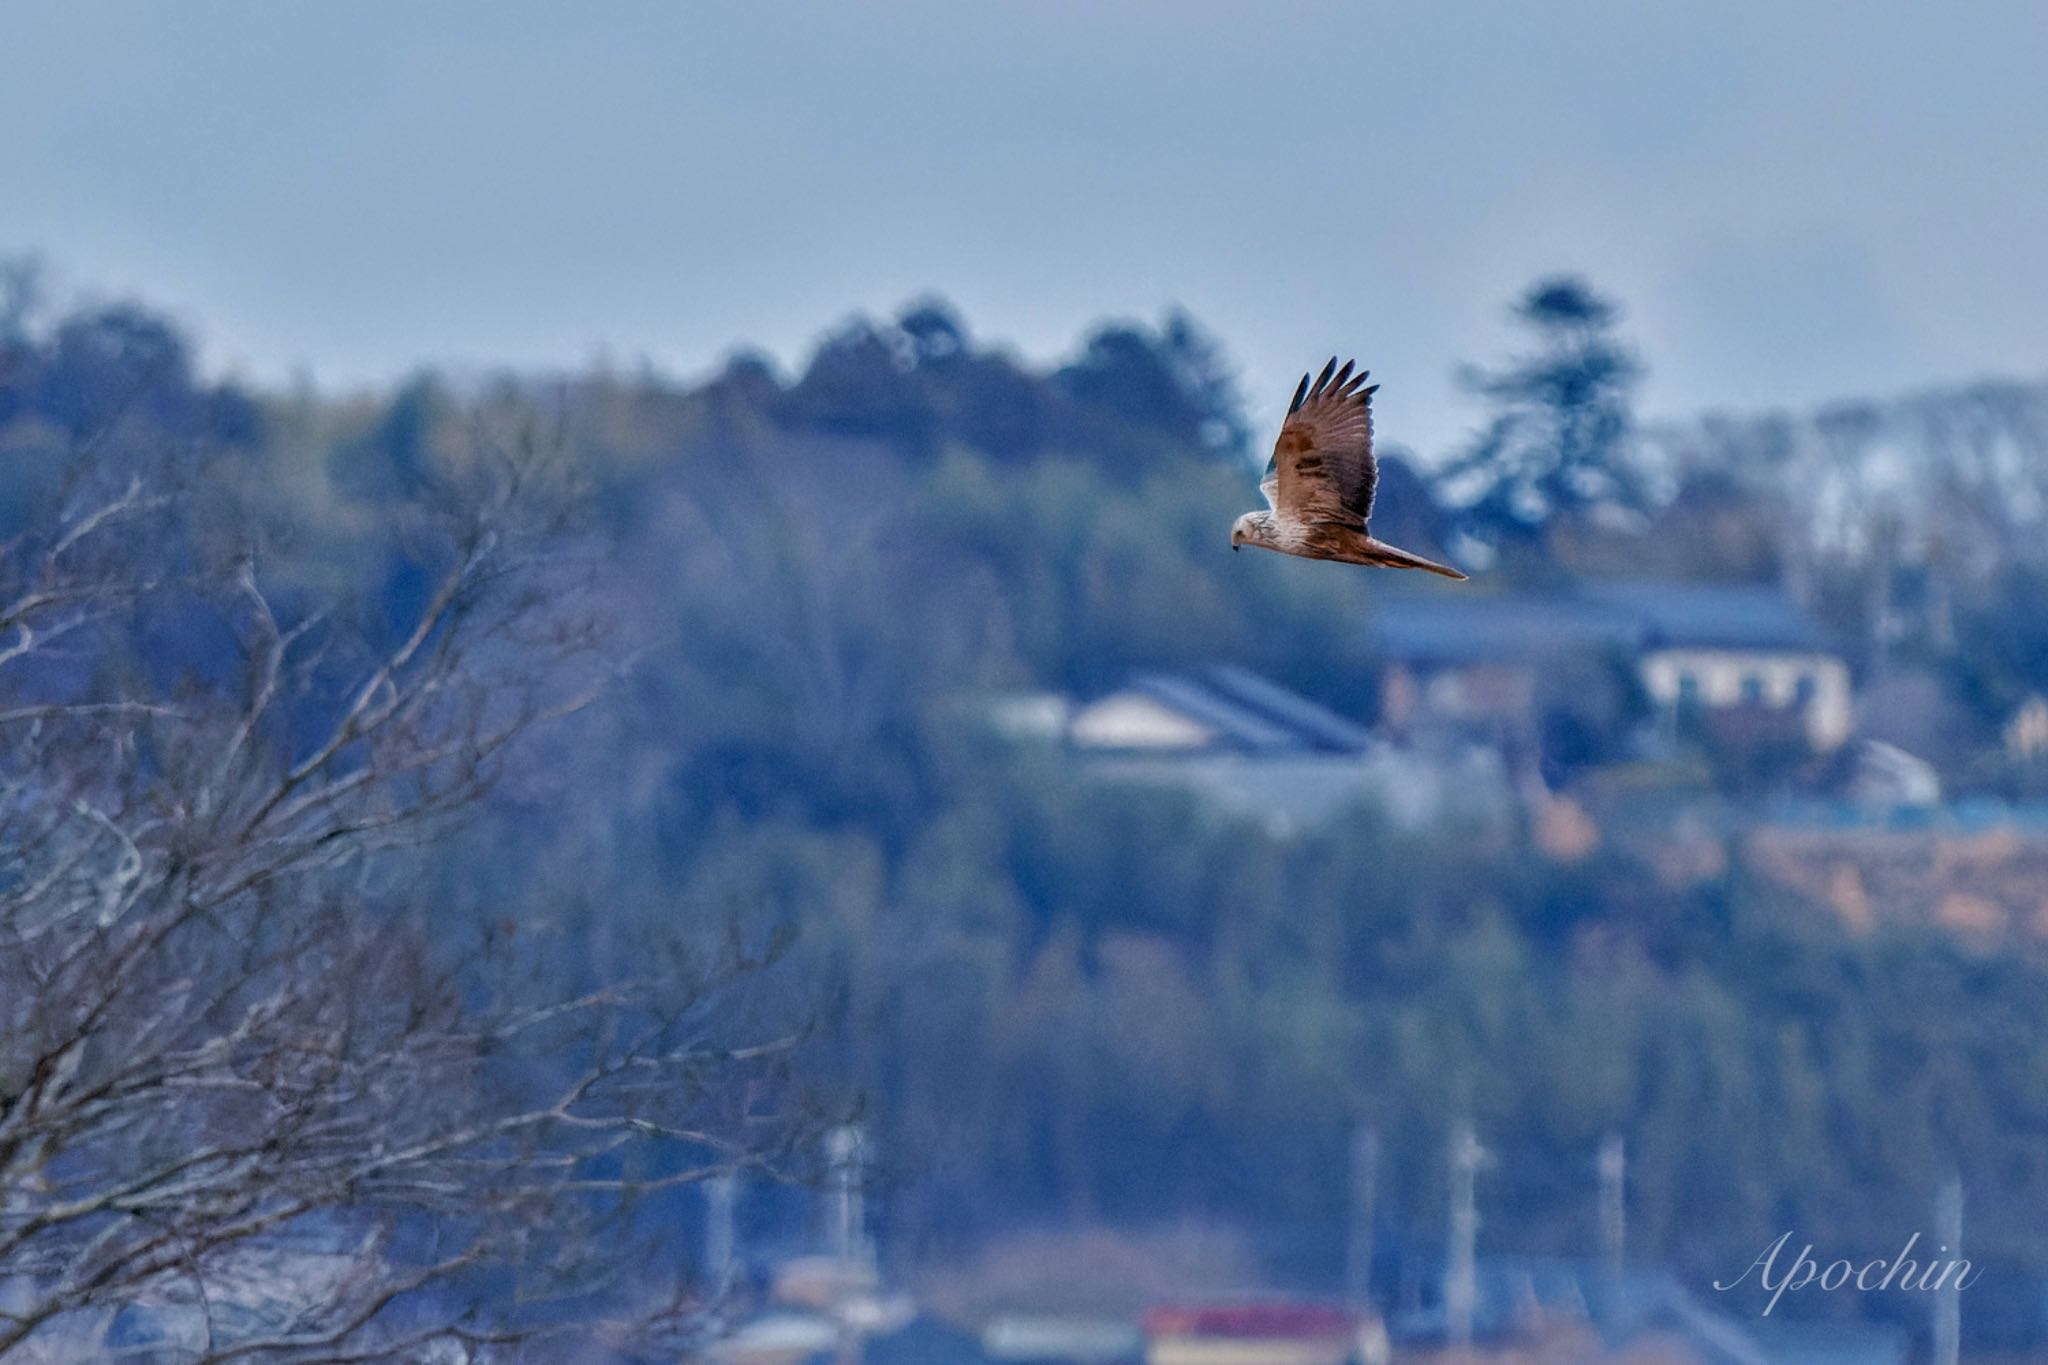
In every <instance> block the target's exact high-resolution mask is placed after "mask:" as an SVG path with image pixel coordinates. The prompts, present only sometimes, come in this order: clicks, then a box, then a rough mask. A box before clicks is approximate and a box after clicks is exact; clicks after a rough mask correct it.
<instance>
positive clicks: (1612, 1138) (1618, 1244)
mask: <svg viewBox="0 0 2048 1365" xmlns="http://www.w3.org/2000/svg"><path fill="white" fill-rule="evenodd" d="M1627 1249H1628V1147H1627V1145H1626V1144H1625V1143H1624V1142H1623V1141H1622V1137H1621V1134H1619V1133H1609V1134H1608V1135H1607V1136H1606V1137H1604V1138H1602V1139H1600V1259H1601V1262H1602V1264H1603V1266H1604V1267H1605V1269H1606V1271H1607V1277H1608V1279H1609V1280H1610V1281H1612V1282H1616V1283H1619V1282H1620V1280H1621V1268H1622V1265H1623V1262H1624V1260H1625V1258H1626V1255H1627Z"/></svg>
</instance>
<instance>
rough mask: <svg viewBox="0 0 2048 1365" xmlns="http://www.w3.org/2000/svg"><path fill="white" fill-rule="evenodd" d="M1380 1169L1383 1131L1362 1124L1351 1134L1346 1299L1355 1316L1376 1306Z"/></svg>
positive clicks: (1345, 1247)
mask: <svg viewBox="0 0 2048 1365" xmlns="http://www.w3.org/2000/svg"><path fill="white" fill-rule="evenodd" d="M1379 1168H1380V1130H1379V1129H1377V1128H1375V1127H1373V1126H1372V1125H1371V1124H1369V1123H1361V1124H1360V1125H1359V1126H1358V1128H1357V1129H1356V1130H1355V1131H1354V1132H1353V1133H1352V1134H1351V1228H1350V1237H1349V1238H1348V1240H1347V1241H1346V1243H1345V1246H1344V1298H1345V1301H1346V1303H1347V1304H1348V1305H1349V1306H1350V1309H1351V1311H1352V1313H1354V1314H1363V1313H1364V1312H1365V1310H1367V1309H1368V1308H1370V1307H1371V1306H1372V1252H1373V1244H1372V1225H1373V1214H1374V1203H1375V1201H1376V1199H1377V1197H1378V1192H1379V1175H1380V1170H1379Z"/></svg>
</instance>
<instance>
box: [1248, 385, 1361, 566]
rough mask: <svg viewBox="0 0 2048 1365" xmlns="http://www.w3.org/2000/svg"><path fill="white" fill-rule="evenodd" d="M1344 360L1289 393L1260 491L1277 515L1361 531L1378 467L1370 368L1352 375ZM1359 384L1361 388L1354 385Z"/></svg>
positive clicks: (1260, 483) (1260, 484)
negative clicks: (1337, 523) (1290, 397)
mask: <svg viewBox="0 0 2048 1365" xmlns="http://www.w3.org/2000/svg"><path fill="white" fill-rule="evenodd" d="M1351 365H1352V362H1351V361H1348V360H1347V361H1345V362H1344V368H1343V369H1341V370H1340V369H1338V368H1337V357H1335V356H1331V357H1330V363H1329V364H1327V365H1325V366H1323V372H1322V374H1320V375H1318V376H1317V377H1316V381H1315V383H1314V385H1310V383H1309V378H1308V376H1307V375H1303V376H1302V377H1301V384H1300V386H1299V387H1297V388H1296V389H1295V390H1294V401H1293V402H1292V403H1290V404H1288V406H1287V420H1286V421H1285V422H1283V423H1281V425H1280V439H1279V440H1277V441H1275V442H1274V443H1273V455H1272V458H1271V459H1269V460H1267V461H1266V474H1265V477H1264V478H1262V479H1261V480H1260V481H1259V491H1260V492H1262V493H1264V494H1265V495H1266V501H1267V502H1268V503H1270V504H1271V505H1272V507H1273V509H1274V510H1275V511H1276V512H1279V513H1280V514H1281V515H1282V516H1284V517H1290V518H1297V519H1300V520H1303V521H1312V522H1313V521H1340V522H1345V523H1349V524H1352V525H1356V526H1359V527H1363V526H1364V525H1365V523H1366V519H1367V518H1368V517H1370V516H1371V515H1372V495H1373V490H1374V489H1375V488H1376V487H1377V486H1378V484H1379V464H1378V462H1377V461H1376V460H1374V459H1373V454H1372V396H1373V394H1374V393H1375V392H1376V391H1377V390H1378V389H1379V385H1377V384H1367V383H1366V382H1365V381H1366V378H1367V376H1368V374H1369V371H1366V370H1360V371H1359V372H1358V373H1357V374H1355V375H1354V374H1352V373H1351ZM1361 386H1362V387H1361Z"/></svg>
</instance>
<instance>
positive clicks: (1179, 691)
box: [1130, 664, 1372, 754]
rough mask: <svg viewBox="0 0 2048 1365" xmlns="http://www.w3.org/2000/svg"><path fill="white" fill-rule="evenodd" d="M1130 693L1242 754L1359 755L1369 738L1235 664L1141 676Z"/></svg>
mask: <svg viewBox="0 0 2048 1365" xmlns="http://www.w3.org/2000/svg"><path fill="white" fill-rule="evenodd" d="M1130 687H1131V690H1132V691H1135V692H1141V693H1143V694H1144V695H1146V696H1148V697H1151V698H1152V699H1153V700H1154V701H1157V702H1159V703H1161V704H1162V705H1165V706H1169V707H1171V708H1172V709H1174V710H1175V711H1178V712H1180V713H1181V714H1182V715H1184V716H1188V717H1190V718H1191V719H1193V720H1195V721H1197V722H1199V723H1200V724H1202V725H1203V726H1205V727H1207V728H1208V729H1210V730H1213V731H1215V732H1216V734H1217V736H1218V737H1219V739H1220V740H1221V742H1222V743H1223V744H1224V745H1225V746H1227V747H1229V748H1233V749H1238V750H1242V751H1244V752H1247V753H1301V752H1303V751H1308V752H1314V753H1345V754H1350V753H1361V752H1363V751H1364V750H1366V749H1367V748H1369V747H1371V744H1372V738H1371V736H1370V735H1369V734H1367V733H1366V731H1365V730H1364V728H1363V727H1361V726H1357V725H1353V724H1352V723H1351V722H1350V721H1348V720H1346V719H1344V718H1343V717H1342V716H1340V715H1338V714H1337V713H1336V712H1334V711H1331V710H1328V709H1326V708H1324V707H1321V706H1318V705H1316V704H1315V703H1314V702H1312V701H1310V700H1309V699H1308V698H1306V697H1303V696H1299V695H1297V694H1295V693H1293V692H1290V691H1288V690H1287V689H1286V688H1284V687H1281V686H1280V685H1279V684H1278V683H1275V682H1272V681H1270V680H1268V679H1266V678H1262V677H1260V676H1259V675H1258V674H1256V673H1253V672H1252V671H1251V670H1249V669H1245V668H1240V667H1238V666H1237V665H1235V664H1212V665H1209V666H1208V667H1205V668H1201V669H1197V670H1195V671H1193V672H1189V673H1164V672H1155V673H1140V674H1138V675H1137V676H1136V677H1134V678H1132V679H1131V682H1130Z"/></svg>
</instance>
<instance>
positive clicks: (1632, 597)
mask: <svg viewBox="0 0 2048 1365" xmlns="http://www.w3.org/2000/svg"><path fill="white" fill-rule="evenodd" d="M1372 630H1373V632H1374V636H1375V640H1376V643H1377V645H1378V647H1379V651H1380V654H1381V657H1382V658H1383V659H1384V661H1385V671H1384V673H1383V675H1382V678H1381V692H1380V706H1381V716H1382V721H1383V723H1384V724H1386V725H1387V726H1388V727H1389V728H1390V729H1392V730H1393V731H1395V732H1396V733H1401V732H1406V731H1410V730H1414V729H1418V728H1423V727H1427V726H1430V725H1439V724H1449V725H1456V726H1465V727H1468V728H1470V727H1480V728H1492V729H1494V730H1495V731H1505V732H1514V731H1516V730H1517V728H1518V727H1525V726H1527V725H1528V724H1529V723H1530V722H1531V721H1532V720H1533V718H1534V713H1535V708H1536V692H1537V683H1538V681H1539V679H1540V678H1541V677H1542V676H1543V674H1544V671H1545V670H1546V669H1549V668H1553V667H1555V666H1556V665H1557V664H1558V663H1559V662H1560V661H1563V660H1565V659H1568V658H1571V657H1573V656H1583V655H1586V654H1589V653H1609V654H1618V655H1620V656H1622V657H1625V658H1626V659H1628V660H1629V661H1630V662H1631V663H1632V664H1633V666H1634V668H1635V670H1636V674H1637V677H1638V678H1639V679H1640V681H1641V684H1642V687H1643V690H1644V692H1645V693H1647V694H1648V696H1649V698H1650V699H1651V701H1652V702H1654V703H1655V704H1656V705H1657V706H1658V707H1659V708H1661V709H1662V710H1663V711H1664V712H1665V713H1666V714H1668V715H1671V716H1677V715H1680V714H1683V713H1685V712H1687V711H1697V712H1699V713H1701V714H1705V715H1709V716H1711V715H1714V714H1716V713H1720V714H1725V715H1730V716H1738V717H1743V716H1746V717H1752V718H1756V719H1759V720H1764V721H1769V720H1771V719H1779V720H1782V721H1784V722H1785V723H1787V724H1788V725H1789V726H1791V727H1792V729H1793V731H1794V732H1795V733H1796V734H1797V735H1798V736H1800V737H1801V738H1803V739H1804V741H1805V742H1806V743H1807V744H1809V745H1810V746H1811V747H1812V748H1814V749H1816V750H1820V751H1827V750H1832V749H1834V748H1835V747H1837V746H1838V745H1840V744H1841V742H1842V741H1843V740H1844V739H1846V738H1847V737H1848V734H1849V730H1850V722H1851V705H1850V687H1849V668H1848V665H1847V664H1846V663H1844V662H1843V661H1842V659H1841V657H1840V656H1839V655H1838V654H1836V653H1835V652H1834V651H1833V650H1831V649H1829V648H1828V647H1827V645H1826V643H1825V640H1824V638H1823V636H1822V634H1821V632H1820V631H1819V630H1818V628H1817V627H1816V626H1815V625H1814V624H1813V622H1812V621H1811V620H1810V619H1809V618H1808V617H1807V616H1806V615H1805V613H1804V612H1802V611H1801V610H1800V609H1799V608H1798V606H1797V605H1796V604H1795V603H1793V602H1792V600H1791V599H1790V598H1788V597H1787V596H1785V594H1784V593H1782V592H1780V591H1778V590H1776V589H1773V588H1761V587H1745V586H1727V585H1719V584H1694V583H1686V584H1674V583H1625V584H1590V585H1585V586H1581V587H1576V588H1572V589H1569V590H1560V591H1556V592H1505V593H1486V592H1477V591H1475V592H1464V593H1453V592H1440V593H1439V592H1431V593H1412V594H1410V593H1404V594H1400V595H1389V596H1387V597H1385V598H1383V599H1382V600H1381V602H1380V603H1379V605H1378V608H1377V610H1376V611H1375V614H1374V618H1373V622H1372Z"/></svg>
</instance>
